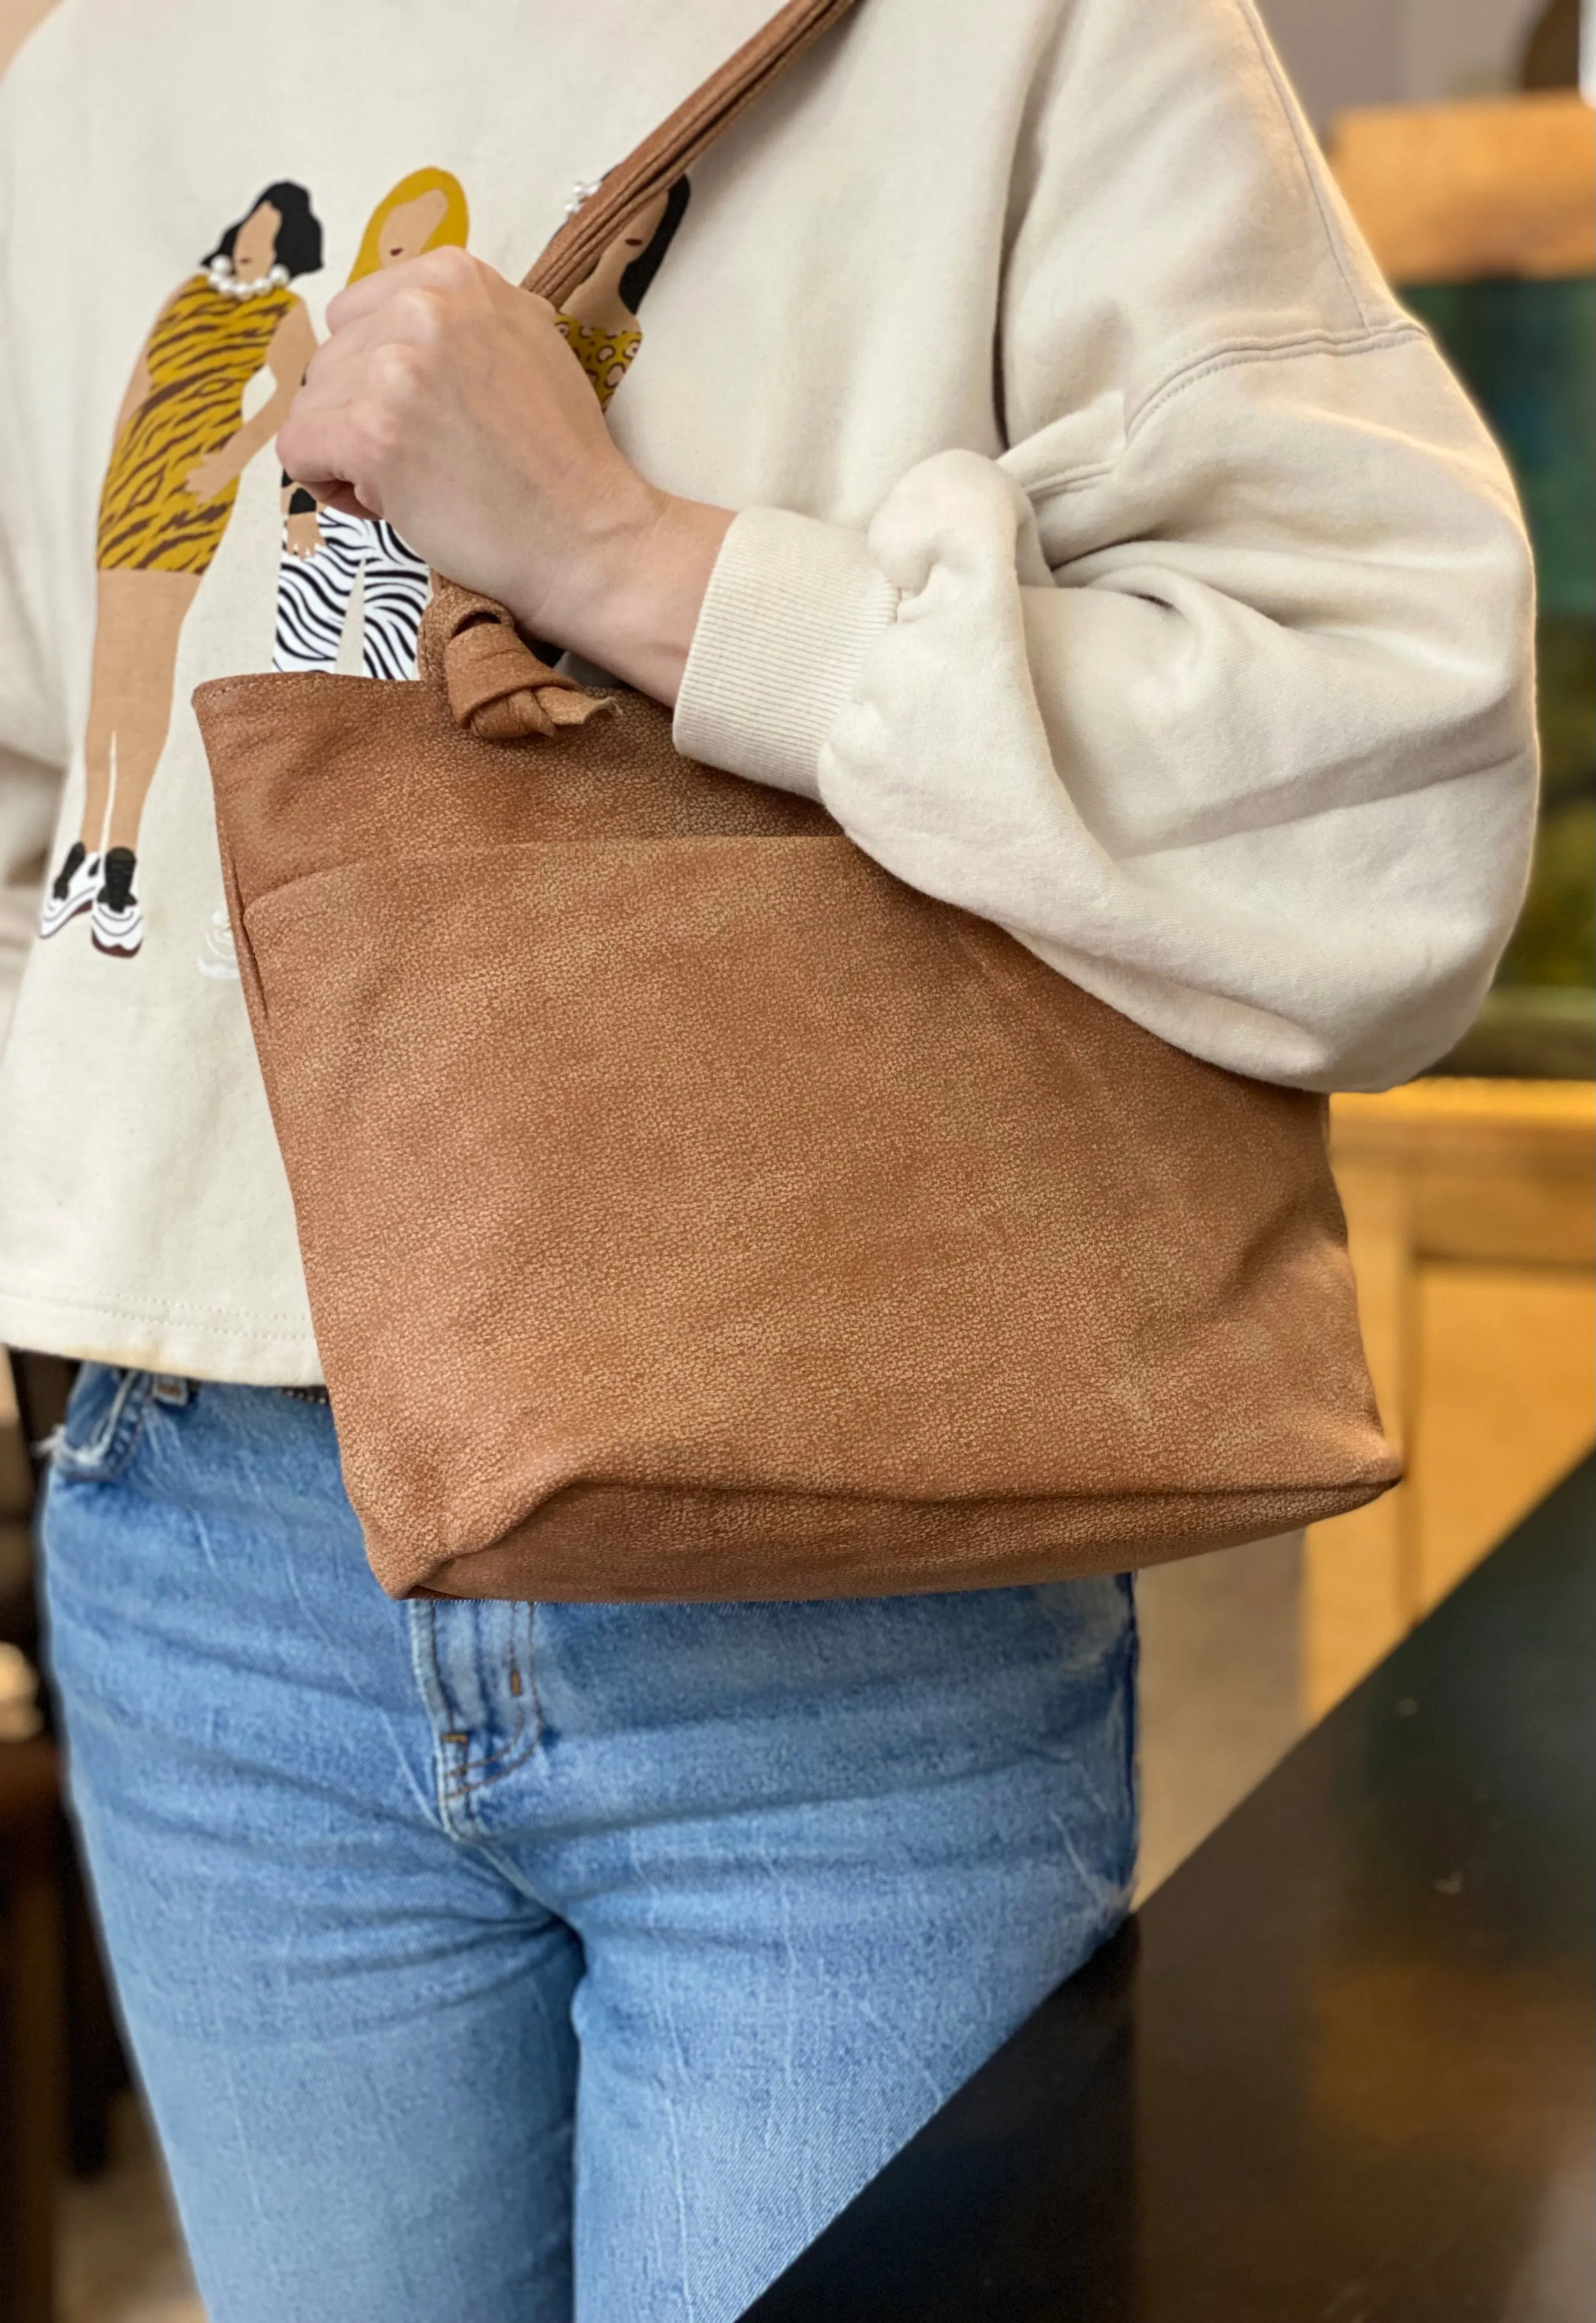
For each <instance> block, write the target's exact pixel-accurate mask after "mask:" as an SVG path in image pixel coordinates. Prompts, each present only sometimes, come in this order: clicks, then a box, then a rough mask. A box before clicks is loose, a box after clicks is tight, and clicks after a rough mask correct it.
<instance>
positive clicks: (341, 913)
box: [195, 0, 1398, 1599]
mask: <svg viewBox="0 0 1596 2323" xmlns="http://www.w3.org/2000/svg"><path fill="white" fill-rule="evenodd" d="M845 6H846V0H821V5H816V0H794V5H792V6H789V7H787V8H785V9H784V10H783V12H782V13H781V14H780V15H778V16H777V17H776V18H775V20H774V22H773V23H771V24H770V25H769V26H767V27H766V31H765V32H763V33H762V34H760V35H759V36H758V37H757V39H756V40H755V41H752V42H750V43H749V45H748V48H747V49H746V50H743V51H741V52H740V53H739V54H738V56H737V57H735V58H733V59H732V60H731V61H730V63H729V65H727V66H726V67H725V68H724V69H723V70H722V71H721V72H720V73H719V74H717V75H716V76H715V78H714V79H713V80H712V81H711V82H709V83H707V84H706V85H705V87H703V88H702V89H701V90H699V91H698V92H697V93H696V95H695V96H693V98H691V99H690V100H689V102H688V104H687V105H686V106H683V108H682V109H681V110H680V111H679V112H678V113H677V114H676V115H674V116H673V118H672V120H671V121H670V122H668V123H667V124H665V127H664V128H663V129H662V130H660V131H659V132H657V133H656V135H655V136H654V137H652V138H650V139H649V141H648V142H647V144H646V145H645V146H643V147H642V148H640V149H639V151H638V152H637V154H635V155H633V156H632V158H631V159H630V161H628V162H626V163H624V164H623V165H622V166H621V168H620V169H619V170H615V171H613V172H611V175H610V179H607V180H606V181H605V182H604V184H603V185H602V186H601V188H600V189H599V191H598V192H597V193H596V194H595V195H593V196H592V197H591V198H590V199H589V201H588V202H587V203H586V204H585V205H584V206H583V207H582V209H581V210H580V211H579V212H578V213H577V215H576V216H574V218H573V219H572V220H571V221H570V223H569V224H568V225H566V226H565V227H564V228H563V229H562V231H561V233H560V234H559V235H558V236H556V238H555V242H554V243H552V244H551V245H550V248H549V251H548V252H547V253H546V255H545V257H544V259H543V260H542V261H541V262H539V264H538V266H537V268H535V269H534V271H533V272H532V273H531V274H530V275H529V276H528V277H527V287H528V288H529V289H537V290H538V291H541V292H543V293H545V294H546V295H548V296H550V297H552V298H555V300H556V301H558V300H559V299H560V298H562V297H564V296H565V295H568V294H569V291H570V289H572V287H573V285H574V284H575V283H576V282H577V281H578V280H581V279H582V277H583V276H585V274H586V273H587V272H588V271H591V268H592V264H593V262H594V260H595V259H596V257H597V255H598V254H599V253H600V252H601V250H602V249H603V248H604V246H605V245H606V243H608V242H609V241H610V238H611V237H612V236H613V235H614V234H616V233H617V232H618V231H619V228H620V226H621V225H623V224H624V223H625V222H626V221H627V220H628V217H629V216H632V215H635V214H636V212H637V210H638V209H640V208H641V207H643V205H644V204H645V203H646V202H647V200H648V199H649V198H650V197H652V196H654V195H655V194H656V192H657V191H658V190H659V189H660V188H662V187H664V186H665V185H667V184H669V183H671V182H673V181H674V179H675V178H676V177H677V176H678V175H679V174H680V172H681V171H682V170H683V169H684V168H685V167H686V166H687V164H688V162H689V161H692V160H693V158H694V157H695V156H696V155H697V154H698V153H699V152H702V150H703V148H704V147H705V146H706V145H707V144H708V143H709V142H710V140H711V137H712V136H713V135H714V134H715V133H716V132H717V131H718V130H719V129H720V127H722V126H724V124H725V123H726V122H727V120H729V118H731V117H732V116H733V115H734V114H735V113H736V112H737V111H738V110H739V109H740V108H741V106H743V105H745V104H746V103H748V101H749V100H750V98H751V97H752V96H754V95H755V94H756V93H757V90H758V89H759V88H760V87H762V86H764V85H765V84H766V83H767V82H768V81H769V79H770V78H772V77H773V75H774V74H775V72H776V71H777V70H779V69H780V68H781V67H782V65H783V64H784V63H785V62H786V61H787V60H788V59H789V58H790V57H791V56H793V55H794V54H796V53H797V52H798V51H799V50H801V49H802V48H803V46H804V45H805V44H806V43H807V42H808V41H810V40H811V39H812V38H813V37H814V36H815V35H816V34H817V33H818V32H821V30H823V29H824V27H825V26H826V25H827V24H828V23H830V22H831V21H832V20H834V19H835V18H837V17H839V16H840V15H841V14H843V13H844V11H845ZM195 703H196V708H197V712H198V714H199V721H200V725H201V727H202V729H203V731H204V735H205V740H206V748H207V750H208V752H209V755H210V763H211V769H212V773H213V776H214V778H215V785H216V809H217V821H218V824H219V828H220V833H221V842H222V856H223V863H224V867H225V878H226V885H227V894H228V901H229V904H230V907H231V911H232V916H233V927H234V935H235V937H236V939H237V944H238V957H239V960H240V964H241V967H242V970H243V988H244V994H245V997H246V1000H247V1003H248V1007H249V1013H250V1021H251V1023H252V1026H253V1028H254V1036H255V1042H256V1045H257V1048H258V1050H259V1052H260V1058H261V1069H262V1071H263V1073H264V1075H265V1080H266V1088H267V1091H268V1093H269V1096H270V1098H271V1109H272V1115H273V1118H274V1120H275V1123H276V1126H277V1134H278V1136H279V1139H280V1143H281V1147H282V1152H283V1158H284V1161H285V1162H286V1164H287V1169H288V1175H289V1183H290V1185H291V1187H292V1189H293V1195H294V1201H295V1206H296V1208H297V1212H298V1226H299V1235H300V1242H301V1246H302V1249H303V1252H304V1259H305V1269H306V1275H307V1281H308V1283H309V1289H310V1299H311V1306H312V1309H313V1312H314V1316H315V1322H316V1338H317V1342H318V1345H319V1346H320V1349H321V1353H322V1357H323V1360H324V1363H325V1365H326V1379H327V1383H328V1388H329V1391H330V1393H331V1399H332V1405H333V1411H334V1415H335V1420H336V1424H337V1430H338V1440H339V1444H340V1446H341V1449H342V1454H343V1461H344V1477H345V1481H346V1483H347V1485H348V1489H349V1492H350V1496H351V1498H352V1500H353V1503H354V1506H355V1508H356V1510H358V1512H359V1515H360V1519H361V1521H362V1525H363V1527H364V1529H365V1535H366V1540H367V1545H368V1547H369V1551H370V1555H371V1564H372V1565H373V1568H374V1569H375V1571H376V1574H377V1575H378V1577H379V1579H380V1580H381V1583H382V1584H383V1586H384V1587H385V1588H386V1589H388V1590H390V1592H392V1593H394V1594H396V1595H404V1594H406V1593H418V1592H437V1593H444V1594H446V1595H451V1596H466V1597H472V1596H485V1597H518V1598H536V1597H543V1598H550V1599H560V1598H666V1599H669V1598H703V1597H718V1598H761V1597H794V1598H796V1597H821V1596H833V1595H855V1594H874V1593H893V1592H901V1591H908V1590H928V1589H963V1588H969V1587H974V1586H987V1585H994V1584H999V1583H1015V1582H1032V1581H1041V1580H1046V1579H1052V1578H1057V1577H1059V1576H1061V1575H1071V1574H1079V1573H1088V1572H1092V1571H1095V1570H1101V1569H1104V1568H1118V1567H1124V1566H1127V1565H1140V1564H1145V1563H1149V1562H1152V1561H1155V1560H1158V1559H1161V1558H1166V1557H1171V1556H1185V1555H1189V1554H1192V1553H1194V1552H1196V1551H1198V1550H1201V1549H1206V1548H1213V1547H1218V1546H1220V1545H1221V1544H1222V1543H1225V1542H1228V1541H1238V1540H1243V1539H1248V1538H1254V1537H1257V1536H1259V1535H1261V1534H1264V1533H1270V1532H1277V1531H1281V1530H1284V1529H1287V1528H1289V1527H1291V1526H1295V1525H1300V1524H1302V1523H1305V1522H1307V1521H1308V1520H1312V1519H1315V1518H1319V1517H1328V1516H1334V1515H1335V1513H1336V1512H1337V1511H1338V1510H1344V1509H1350V1508H1354V1507H1356V1506H1357V1505H1358V1504H1359V1503H1360V1502H1362V1501H1367V1500H1370V1499H1371V1498H1372V1497H1373V1496H1374V1495H1375V1494H1376V1493H1378V1492H1382V1491H1383V1490H1384V1489H1385V1488H1386V1486H1387V1485H1389V1484H1390V1483H1392V1482H1393V1481H1394V1479H1395V1478H1396V1476H1397V1474H1398V1465H1397V1463H1396V1461H1395V1459H1394V1458H1393V1456H1392V1454H1391V1451H1390V1447H1389V1446H1388V1445H1387V1444H1386V1443H1385V1441H1384V1439H1383V1438H1382V1437H1381V1434H1380V1423H1379V1419H1378V1418H1377V1415H1376V1413H1375V1409H1374V1405H1373V1401H1372V1398H1371V1391H1370V1386H1369V1380H1368V1376H1367V1373H1366V1371H1365V1368H1364V1363H1363V1356H1362V1348H1361V1345H1360V1342H1359V1336H1358V1324H1357V1315H1356V1309H1355V1305H1354V1299H1353V1282H1352V1276H1351V1273H1350V1271H1349V1268H1348V1264H1347V1254H1346V1244H1345V1233H1344V1224H1343V1219H1342V1215H1341V1209H1340V1206H1339V1204H1338V1202H1337V1199H1336V1195H1335V1187H1334V1185H1333V1183H1332V1181H1331V1177H1330V1172H1329V1169H1328V1167H1327V1163H1326V1158H1325V1104H1324V1101H1323V1099H1322V1098H1320V1097H1312V1096H1305V1095H1303V1094H1301V1093H1300V1092H1298V1091H1294V1090H1289V1089H1282V1088H1269V1087H1265V1086H1264V1085H1262V1084H1261V1083H1260V1082H1257V1081H1250V1080H1243V1079H1238V1078H1237V1077H1236V1076H1235V1075H1234V1074H1232V1073H1228V1072H1225V1071H1222V1070H1219V1069H1217V1068H1216V1067H1215V1066H1213V1065H1209V1064H1205V1063H1202V1062H1201V1061H1198V1060H1197V1058H1194V1057H1190V1056H1187V1055H1185V1054H1183V1053H1182V1052H1181V1051H1179V1050H1178V1049H1173V1048H1170V1047H1169V1045H1168V1044H1167V1043H1166V1042H1162V1041H1160V1040H1158V1039H1156V1038H1155V1037H1154V1036H1153V1034H1151V1033H1146V1032H1143V1031H1142V1029H1141V1027H1140V1026H1139V1025H1136V1024H1131V1023H1130V1022H1128V1021H1127V1019H1126V1018H1124V1017H1123V1016H1121V1015H1117V1014H1116V1013H1115V1011H1114V1009H1112V1008H1109V1007H1106V1006H1105V1005H1104V1004H1103V1003H1102V1002H1101V1001H1098V1000H1095V999H1092V998H1091V997H1090V996H1088V995H1087V994H1086V993H1085V992H1082V991H1080V990H1079V989H1078V987H1076V986H1074V985H1073V984H1070V983H1069V982H1068V981H1067V980H1066V979H1065V978H1063V977H1061V976H1059V975H1056V974H1055V973H1054V972H1053V971H1052V970H1051V969H1048V968H1045V967H1044V966H1043V965H1042V963H1041V961H1040V960H1037V959H1036V958H1034V957H1033V955H1032V953H1030V952H1028V951H1027V950H1024V949H1023V946H1022V945H1020V944H1018V943H1016V942H1014V941H1013V940H1012V939H1011V938H1010V937H1008V936H1007V935H1005V934H1004V933H1003V932H1001V931H1000V930H998V929H997V928H995V927H992V926H989V925H987V924H986V923H984V922H982V921H979V920H977V919H973V918H971V917H969V916H968V914H965V913H962V912H959V911H957V910H954V909H952V908H950V907H949V905H948V904H941V903H937V902H933V901H931V900H930V899H929V898H928V897H926V896H924V895H919V894H917V893H916V892H915V891H913V889H911V888H909V887H906V886H903V885H902V884H900V882H898V881H897V880H896V879H894V878H893V877H890V876H889V874H888V873H886V872H885V871H884V870H882V869H881V868H879V866H878V865H876V863H874V862H873V861H872V860H871V859H869V858H868V857H867V856H866V855H864V854H863V853H861V852H860V850H859V849H858V848H856V847H855V846H854V845H853V844H852V843H851V841H850V840H848V839H847V838H845V837H844V836H843V834H842V832H841V831H839V829H838V827H837V825H836V824H835V823H833V822H831V821H830V818H829V817H828V816H827V815H826V814H825V813H823V812H822V811H821V809H820V808H819V807H818V806H814V805H812V804H810V803H808V802H806V801H803V800H801V799H797V798H793V797H791V796H788V795H787V794H784V793H781V792H777V791H774V790H766V789H762V788H760V787H759V786H758V785H755V784H752V783H744V782H739V781H738V780H736V779H734V778H733V777H731V776H727V775H723V774H718V773H715V772H712V771H711V770H710V769H708V768H706V767H701V766H698V765H695V764H693V762H691V761H690V760H688V759H685V758H682V757H681V756H680V755H679V754H678V753H677V752H676V750H675V749H674V747H673V745H672V741H671V720H670V716H669V713H668V712H666V711H665V710H663V709H662V708H660V707H659V705H658V704H657V703H656V702H651V701H648V700H647V699H645V698H644V697H643V696H641V695H639V694H637V693H628V692H624V691H623V692H619V693H612V694H593V693H583V692H582V690H581V689H580V688H578V687H577V686H576V685H575V684H573V683H572V681H570V680H569V679H567V678H564V677H556V676H555V675H554V674H553V673H552V672H550V671H548V670H547V669H546V668H545V667H544V666H542V664H540V663H539V662H537V661H536V660H535V659H534V658H533V657H532V656H531V654H530V653H529V652H528V650H527V647H526V646H525V645H524V644H523V643H522V642H521V640H520V639H519V638H518V637H517V635H516V633H515V631H514V629H513V627H512V626H511V624H510V622H509V617H508V616H507V615H506V614H504V613H503V612H502V611H500V609H499V608H498V607H496V606H493V605H491V604H490V603H488V602H487V601H484V600H482V599H481V598H475V597H472V596H471V595H469V594H468V593H466V592H463V591H461V590H458V589H455V588H454V587H452V586H451V585H449V584H447V583H439V584H438V586H437V588H436V592H435V596H434V601H433V603H432V606H431V608H430V609H429V611H428V614H427V620H426V623H425V626H424V629H423V636H422V674H421V677H420V680H419V682H418V683H415V684H393V683H390V682H382V681H377V680H368V679H362V678H354V677H339V676H333V675H319V674H318V675H281V676H261V677H240V678H232V679H227V680H225V681H223V682H222V683H219V684H211V685H205V686H202V687H201V688H200V689H199V691H198V693H197V694H196V696H195Z"/></svg>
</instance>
